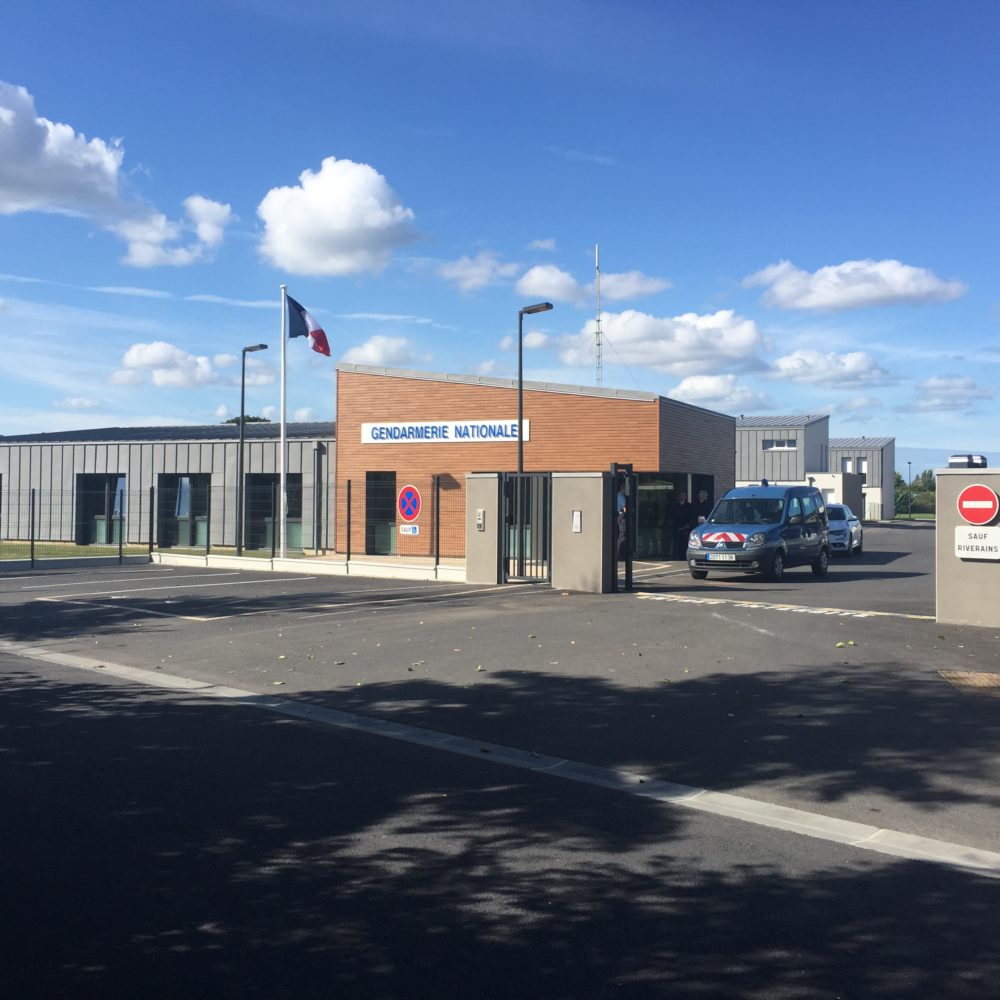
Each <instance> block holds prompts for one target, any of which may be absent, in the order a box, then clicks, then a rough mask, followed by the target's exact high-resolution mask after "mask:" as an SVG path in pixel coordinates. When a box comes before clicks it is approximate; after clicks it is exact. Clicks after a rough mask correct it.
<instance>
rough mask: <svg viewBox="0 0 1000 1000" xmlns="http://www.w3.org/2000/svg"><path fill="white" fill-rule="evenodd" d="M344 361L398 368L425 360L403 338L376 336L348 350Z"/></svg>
mask: <svg viewBox="0 0 1000 1000" xmlns="http://www.w3.org/2000/svg"><path fill="white" fill-rule="evenodd" d="M343 360H344V361H346V362H348V363H349V364H353V365H376V366H380V367H385V368H398V367H400V366H401V365H408V364H412V363H413V362H415V361H422V360H425V359H424V358H421V357H418V356H417V354H416V353H415V352H414V350H413V347H412V345H411V344H410V342H409V341H408V340H407V339H406V338H405V337H384V336H382V335H377V336H374V337H369V339H368V340H366V341H365V342H364V343H363V344H361V345H359V346H358V347H352V348H350V349H349V350H348V351H347V352H346V353H345V354H344V358H343Z"/></svg>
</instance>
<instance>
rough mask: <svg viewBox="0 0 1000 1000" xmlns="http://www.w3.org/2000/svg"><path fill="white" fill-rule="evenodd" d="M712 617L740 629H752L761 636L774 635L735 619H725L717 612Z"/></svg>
mask: <svg viewBox="0 0 1000 1000" xmlns="http://www.w3.org/2000/svg"><path fill="white" fill-rule="evenodd" d="M712 617H713V618H718V619H719V621H723V622H728V623H729V624H730V625H739V626H740V627H742V628H749V629H753V631H754V632H759V633H760V634H761V635H771V636H773V635H774V633H773V632H769V631H768V630H767V629H766V628H757V626H756V625H751V624H750V623H749V622H741V621H737V619H735V618H727V617H726V616H725V615H720V614H719V612H718V611H713V612H712Z"/></svg>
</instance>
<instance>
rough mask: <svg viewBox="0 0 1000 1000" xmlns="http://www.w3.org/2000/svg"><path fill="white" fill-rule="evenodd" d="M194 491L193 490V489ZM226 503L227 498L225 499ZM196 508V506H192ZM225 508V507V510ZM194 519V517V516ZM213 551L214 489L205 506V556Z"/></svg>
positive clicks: (209, 494)
mask: <svg viewBox="0 0 1000 1000" xmlns="http://www.w3.org/2000/svg"><path fill="white" fill-rule="evenodd" d="M192 492H193V490H192ZM223 504H225V500H223ZM191 509H192V510H194V507H193V506H192V508H191ZM224 510H225V508H223V511H224ZM191 520H192V521H193V520H194V518H193V517H192V519H191ZM224 522H225V513H223V523H224ZM211 552H212V491H211V490H209V491H208V505H207V506H206V507H205V558H206V559H207V558H208V557H209V555H210V554H211Z"/></svg>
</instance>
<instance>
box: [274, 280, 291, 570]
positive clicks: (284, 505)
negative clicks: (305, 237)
mask: <svg viewBox="0 0 1000 1000" xmlns="http://www.w3.org/2000/svg"><path fill="white" fill-rule="evenodd" d="M287 299H288V286H287V285H282V286H281V455H280V457H279V467H278V468H279V474H278V495H279V497H280V500H279V504H280V508H281V510H280V514H279V520H278V525H277V528H278V551H279V553H280V555H281V558H282V559H285V558H287V555H288V553H287V552H286V550H285V522H286V519H287V514H288V494H287V492H286V491H285V452H286V451H287V441H286V435H285V348H286V346H287V344H288V330H287V329H286V326H285V324H286V323H287V322H288V301H287ZM272 530H273V526H272Z"/></svg>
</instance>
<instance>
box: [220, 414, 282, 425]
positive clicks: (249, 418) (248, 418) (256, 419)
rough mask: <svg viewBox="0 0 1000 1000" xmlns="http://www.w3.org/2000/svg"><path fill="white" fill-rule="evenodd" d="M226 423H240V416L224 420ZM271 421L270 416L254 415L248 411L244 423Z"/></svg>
mask: <svg viewBox="0 0 1000 1000" xmlns="http://www.w3.org/2000/svg"><path fill="white" fill-rule="evenodd" d="M222 422H223V423H224V424H238V423H239V422H240V418H239V417H230V418H229V419H228V420H223V421H222ZM270 422H271V420H270V418H269V417H252V416H250V414H249V413H248V414H247V415H246V416H245V417H244V418H243V423H245V424H269V423H270Z"/></svg>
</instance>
